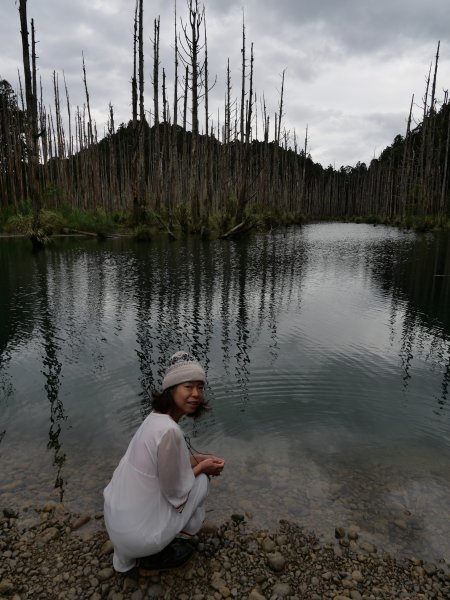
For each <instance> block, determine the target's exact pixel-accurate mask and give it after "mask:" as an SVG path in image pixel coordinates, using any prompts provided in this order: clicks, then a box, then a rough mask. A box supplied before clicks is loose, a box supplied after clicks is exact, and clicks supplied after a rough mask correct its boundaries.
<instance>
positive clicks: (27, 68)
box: [19, 0, 43, 249]
mask: <svg viewBox="0 0 450 600" xmlns="http://www.w3.org/2000/svg"><path fill="white" fill-rule="evenodd" d="M19 16H20V25H21V37H22V56H23V71H24V79H25V98H26V106H27V112H26V120H27V132H26V134H27V150H28V181H29V185H30V190H29V191H30V197H31V205H32V210H33V225H32V233H31V241H32V244H33V247H34V248H35V249H38V248H40V247H42V245H43V240H42V236H41V234H40V232H39V229H40V210H41V200H40V195H39V193H40V190H39V174H38V171H39V145H38V138H39V133H38V130H37V113H38V111H37V98H36V95H35V94H34V93H33V82H35V81H36V74H35V73H32V70H31V65H30V45H29V41H28V18H27V0H20V2H19ZM33 65H34V68H36V60H35V52H34V49H33Z"/></svg>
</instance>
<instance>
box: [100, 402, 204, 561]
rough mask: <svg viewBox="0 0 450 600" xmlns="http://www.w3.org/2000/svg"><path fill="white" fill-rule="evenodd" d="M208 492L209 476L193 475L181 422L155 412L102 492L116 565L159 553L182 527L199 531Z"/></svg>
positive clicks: (106, 522) (135, 437)
mask: <svg viewBox="0 0 450 600" xmlns="http://www.w3.org/2000/svg"><path fill="white" fill-rule="evenodd" d="M207 494H208V478H207V477H206V475H204V474H200V475H198V476H197V477H195V476H194V473H193V472H192V466H191V464H190V459H189V451H188V449H187V446H186V441H185V439H184V436H183V432H182V430H181V428H180V427H179V425H178V424H177V423H176V422H175V421H174V420H173V419H172V418H171V417H169V415H164V414H160V413H156V412H151V413H150V414H149V415H148V417H147V418H146V419H145V420H144V422H143V423H142V425H141V426H140V427H139V429H138V430H137V431H136V433H135V435H134V436H133V439H132V440H131V442H130V444H129V446H128V449H127V451H126V453H125V455H124V456H123V458H122V459H121V461H120V463H119V465H118V466H117V468H116V470H115V471H114V474H113V477H112V479H111V481H110V482H109V484H108V485H107V487H106V488H105V490H104V492H103V495H104V500H105V503H104V517H105V525H106V529H107V531H108V534H109V537H110V539H111V541H112V543H113V545H114V556H113V565H114V568H115V570H116V571H120V572H125V571H128V570H129V569H132V568H133V567H134V566H135V564H136V558H139V557H142V556H148V555H150V554H155V553H156V552H159V551H160V550H162V549H163V548H164V547H165V546H167V544H169V543H170V542H171V541H172V540H173V539H174V537H175V536H176V535H177V534H178V533H180V532H181V531H185V532H187V533H190V534H192V535H193V534H195V533H197V532H198V531H199V529H200V528H201V525H202V523H203V520H204V518H205V509H204V507H203V503H204V501H205V499H206V496H207Z"/></svg>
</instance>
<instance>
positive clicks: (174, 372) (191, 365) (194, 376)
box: [162, 351, 206, 391]
mask: <svg viewBox="0 0 450 600" xmlns="http://www.w3.org/2000/svg"><path fill="white" fill-rule="evenodd" d="M185 381H203V383H205V381H206V375H205V371H204V370H203V367H202V366H201V364H200V363H199V362H198V360H197V359H196V358H194V357H193V356H191V355H190V354H188V353H187V352H184V351H180V352H175V354H174V355H173V356H171V357H170V360H169V366H168V367H167V371H166V374H165V375H164V379H163V382H162V390H163V391H164V390H167V388H170V387H172V386H173V385H178V384H179V383H184V382H185Z"/></svg>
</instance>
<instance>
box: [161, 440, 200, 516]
mask: <svg viewBox="0 0 450 600" xmlns="http://www.w3.org/2000/svg"><path fill="white" fill-rule="evenodd" d="M158 478H159V482H160V485H161V491H162V493H163V494H164V496H165V498H166V499H167V501H168V502H170V504H172V506H173V507H174V508H176V509H177V510H178V511H180V512H181V511H182V510H183V507H184V505H185V503H186V501H187V499H188V497H189V492H190V491H191V489H192V486H193V485H194V481H195V476H194V473H193V472H192V467H191V464H190V460H189V452H188V449H187V447H186V442H185V440H184V438H183V435H182V433H181V431H178V430H176V429H169V430H168V431H167V432H166V433H165V434H164V435H163V437H162V438H161V441H160V443H159V446H158Z"/></svg>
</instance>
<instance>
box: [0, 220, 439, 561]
mask: <svg viewBox="0 0 450 600" xmlns="http://www.w3.org/2000/svg"><path fill="white" fill-rule="evenodd" d="M447 242H448V240H447ZM441 251H444V253H445V247H443V245H442V240H440V245H439V247H438V245H436V246H433V243H432V240H430V238H428V239H426V243H425V244H424V243H423V238H421V237H419V236H415V235H414V234H410V233H408V234H403V233H402V232H399V231H397V230H394V229H388V228H384V227H377V228H375V227H369V226H357V225H342V224H336V225H328V224H321V225H312V226H308V227H304V228H303V229H301V230H293V229H289V230H286V231H280V232H276V233H275V234H271V235H267V236H256V237H255V238H254V239H252V240H250V241H248V242H236V243H235V242H231V243H223V242H220V241H218V242H204V243H203V242H201V241H200V240H195V241H192V240H190V241H189V240H188V241H186V242H176V243H172V244H170V243H168V242H166V241H165V240H161V241H160V242H153V243H152V244H151V245H133V244H130V243H129V242H125V241H111V242H107V243H106V244H104V245H96V244H95V245H94V244H87V243H79V242H77V243H69V244H64V245H62V246H61V247H60V248H56V249H54V250H53V251H52V252H51V253H48V254H46V255H41V256H40V257H37V258H34V259H33V258H30V257H28V258H27V257H26V255H24V254H23V252H22V253H21V254H20V260H19V261H18V262H17V264H16V266H15V271H14V277H13V276H12V275H10V283H11V285H10V286H8V290H9V291H8V292H7V294H5V292H4V291H3V292H2V291H0V298H1V299H0V302H1V304H2V306H4V307H5V312H6V314H4V320H3V326H2V329H0V349H2V348H3V349H4V350H3V351H2V354H1V356H2V362H0V390H3V391H2V395H1V396H0V406H1V410H2V420H1V423H0V434H1V433H2V431H3V430H4V431H5V434H4V436H3V438H2V439H1V441H0V469H1V470H2V472H3V473H4V474H6V480H7V481H8V484H7V489H6V492H4V493H3V494H2V495H0V499H2V500H3V501H11V500H14V501H17V502H18V503H19V504H20V503H21V502H29V501H30V499H31V498H34V497H36V498H42V499H45V498H46V497H47V496H48V494H49V493H51V489H52V487H54V486H56V487H57V488H59V489H57V490H56V492H57V493H59V494H60V495H61V494H62V496H63V497H64V499H65V500H66V501H67V502H69V503H70V504H73V505H75V506H77V505H78V506H80V505H83V506H84V507H85V508H86V509H87V510H89V507H90V506H91V507H92V506H95V508H99V507H100V506H101V489H102V486H103V485H104V484H105V482H106V481H107V480H108V477H109V476H110V474H111V472H112V469H113V468H114V466H115V464H116V462H117V460H118V458H119V457H120V455H121V453H122V452H123V450H124V448H125V447H126V444H127V442H128V440H129V438H130V436H131V435H132V433H133V431H134V430H135V429H136V427H137V426H138V424H139V423H140V421H141V420H142V418H143V416H144V415H145V414H146V413H147V412H148V410H149V403H148V394H149V391H150V390H151V389H152V388H154V387H157V386H158V385H159V382H160V380H161V376H162V373H163V370H164V364H165V360H166V358H167V356H169V355H170V354H171V353H172V352H173V351H175V350H176V349H178V348H180V347H183V348H190V349H191V350H193V351H194V352H195V353H196V354H197V355H198V356H199V358H200V359H201V360H203V362H204V363H205V364H206V366H207V369H208V376H209V396H210V399H211V404H212V406H213V411H212V412H211V413H210V414H209V415H208V416H207V418H206V419H205V420H204V421H203V422H201V423H199V424H197V425H196V426H195V427H194V428H193V429H192V427H191V425H192V424H188V430H189V433H190V435H191V438H192V439H193V440H194V442H195V443H194V445H198V446H200V449H201V450H203V449H208V450H211V451H215V452H217V453H219V454H220V453H222V454H223V455H224V456H225V457H226V458H227V463H228V470H227V475H226V476H225V475H224V477H223V478H221V480H220V482H218V483H217V484H216V485H217V494H216V493H213V494H212V497H211V506H212V507H213V509H214V515H216V517H217V518H218V516H219V515H223V516H226V514H227V513H226V511H227V510H228V509H229V510H230V511H231V510H238V509H242V510H245V511H247V512H248V513H249V514H250V513H252V514H253V513H254V514H253V522H254V523H255V525H263V526H264V525H267V524H269V523H276V521H277V519H278V518H281V517H290V516H291V517H295V518H298V519H301V521H302V522H303V523H304V524H305V525H307V526H311V527H313V526H314V527H316V528H317V529H319V530H320V531H323V532H326V531H329V530H330V528H332V527H334V526H335V525H336V524H338V522H341V523H343V524H346V523H347V524H348V523H350V522H357V523H358V524H360V525H361V527H363V529H364V530H365V531H367V533H368V535H371V536H373V538H374V539H376V540H378V541H380V542H384V545H388V546H389V545H391V546H392V547H394V548H397V549H401V550H402V551H404V552H412V551H420V552H422V553H426V554H428V555H430V556H431V555H433V553H436V552H437V551H438V550H441V553H442V552H446V553H449V548H450V543H449V542H448V539H450V537H449V535H448V534H449V533H450V531H449V530H448V529H449V526H448V523H449V522H450V519H449V518H448V517H449V516H450V514H448V513H449V509H448V507H447V504H448V503H446V502H444V498H445V495H446V494H447V497H448V492H449V491H450V484H449V480H448V476H447V475H446V474H447V473H449V472H450V464H449V463H450V459H448V458H447V457H448V456H449V453H448V449H449V448H450V439H449V413H448V398H447V390H446V385H447V386H448V382H449V375H448V369H449V367H448V364H449V343H448V334H449V332H448V331H446V322H445V320H443V319H442V314H443V313H442V308H441V307H442V305H443V303H444V301H445V300H446V299H448V295H449V294H448V291H449V290H448V285H447V284H446V283H445V282H441V283H440V284H439V287H436V288H433V290H434V292H433V293H431V292H430V293H428V294H427V295H424V294H423V293H422V292H421V286H422V287H424V286H428V284H429V273H428V271H429V265H430V264H436V265H438V266H439V270H440V271H442V269H444V270H445V268H449V267H450V265H446V263H445V260H444V262H443V259H440V258H439V260H437V259H436V253H439V252H441ZM0 252H1V247H0ZM430 253H431V254H430ZM13 256H14V255H13V253H12V251H11V247H9V250H8V257H9V263H8V264H11V261H12V262H13V258H11V257H13ZM408 256H410V257H411V260H410V261H409V262H408V260H407V258H408ZM430 256H431V258H433V259H436V260H434V262H433V260H430ZM0 260H1V259H0ZM23 265H26V269H25V268H24V269H23V271H21V268H22V267H23ZM9 273H12V271H11V269H10V271H9ZM15 277H18V278H19V280H20V284H19V285H16V284H15V283H14V281H15ZM446 286H447V287H446ZM427 289H428V287H427ZM2 294H4V295H3V296H2ZM8 294H9V295H8ZM433 294H434V295H433ZM444 296H445V297H444ZM30 298H31V301H30ZM21 307H22V310H21ZM5 317H7V319H8V321H7V322H6V319H5ZM5 323H6V325H5ZM2 332H3V333H2ZM5 332H6V333H5ZM29 456H33V459H34V466H33V468H36V467H37V468H38V473H39V475H36V474H35V473H31V472H30V467H29V458H28V457H29ZM18 466H19V472H20V473H21V475H20V484H18V485H15V484H14V481H17V472H18ZM27 482H28V483H27ZM80 490H81V491H82V494H81V495H80V493H79V492H80ZM37 491H38V493H37ZM262 495H263V496H264V503H263V504H264V506H263V507H261V500H260V498H261V497H262ZM444 504H445V506H444ZM224 511H225V512H224ZM438 514H440V518H438V519H437V521H436V523H439V525H436V524H434V525H433V523H434V521H433V518H434V517H433V515H438ZM396 521H398V523H397V524H396V523H395V522H396ZM443 522H444V524H443ZM399 523H400V525H399Z"/></svg>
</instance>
